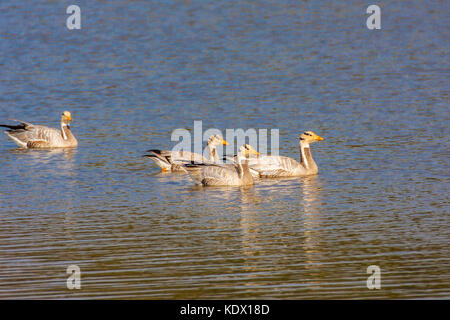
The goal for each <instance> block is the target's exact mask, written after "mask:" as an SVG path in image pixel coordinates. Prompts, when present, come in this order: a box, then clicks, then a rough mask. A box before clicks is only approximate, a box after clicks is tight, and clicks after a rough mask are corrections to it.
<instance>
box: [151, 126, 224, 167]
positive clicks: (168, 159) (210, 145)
mask: <svg viewBox="0 0 450 320" xmlns="http://www.w3.org/2000/svg"><path fill="white" fill-rule="evenodd" d="M221 144H223V145H228V142H226V141H225V140H224V139H223V138H222V137H221V136H219V135H217V134H216V135H213V136H211V137H210V138H209V139H208V142H207V143H206V146H207V149H208V157H209V159H207V158H205V157H204V156H203V155H201V154H198V153H194V152H189V151H171V150H156V149H152V150H147V152H149V153H150V154H146V155H144V157H147V158H150V159H152V160H153V161H154V162H155V163H156V165H157V166H158V167H160V168H161V169H162V171H163V172H168V171H172V172H174V171H182V172H186V169H185V168H184V167H183V164H186V163H189V162H195V163H216V162H218V161H219V156H218V154H217V150H216V148H217V146H219V145H221Z"/></svg>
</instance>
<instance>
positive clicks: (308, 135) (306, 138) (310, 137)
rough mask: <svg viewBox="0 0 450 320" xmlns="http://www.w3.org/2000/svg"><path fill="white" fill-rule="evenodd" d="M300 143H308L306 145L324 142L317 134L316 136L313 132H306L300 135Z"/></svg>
mask: <svg viewBox="0 0 450 320" xmlns="http://www.w3.org/2000/svg"><path fill="white" fill-rule="evenodd" d="M299 138H300V143H301V142H306V143H308V144H309V143H313V142H316V141H322V140H324V139H323V138H322V137H320V136H318V135H317V134H315V133H314V132H312V131H305V132H303V133H302V134H301V135H300V137H299Z"/></svg>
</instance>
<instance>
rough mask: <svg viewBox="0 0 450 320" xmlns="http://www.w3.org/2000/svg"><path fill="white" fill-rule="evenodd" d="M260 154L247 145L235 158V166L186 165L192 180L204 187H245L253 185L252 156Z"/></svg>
mask: <svg viewBox="0 0 450 320" xmlns="http://www.w3.org/2000/svg"><path fill="white" fill-rule="evenodd" d="M252 154H256V155H259V153H258V152H257V151H256V150H255V149H253V148H252V147H251V146H250V145H248V144H245V145H243V146H242V147H241V148H240V149H239V153H238V154H237V155H236V156H234V163H233V164H231V165H230V164H212V163H203V164H185V165H184V167H185V168H186V169H187V171H188V172H189V174H190V176H191V178H192V179H193V180H194V182H195V183H196V184H198V185H203V186H245V185H252V184H253V177H252V175H251V173H250V170H249V168H248V158H249V156H250V155H252Z"/></svg>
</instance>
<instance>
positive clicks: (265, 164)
mask: <svg viewBox="0 0 450 320" xmlns="http://www.w3.org/2000/svg"><path fill="white" fill-rule="evenodd" d="M299 138H300V142H299V148H300V162H298V161H297V160H295V159H292V158H289V157H283V156H261V157H258V158H251V159H249V167H250V169H251V171H252V172H257V175H259V177H261V178H272V177H295V176H306V175H312V174H317V173H318V172H319V168H318V167H317V164H316V162H315V161H314V159H313V158H312V155H311V150H310V146H309V145H310V144H311V143H313V142H316V141H322V140H324V139H323V138H322V137H319V136H318V135H317V134H315V133H314V132H312V131H305V132H304V133H302V134H301V135H300V137H299Z"/></svg>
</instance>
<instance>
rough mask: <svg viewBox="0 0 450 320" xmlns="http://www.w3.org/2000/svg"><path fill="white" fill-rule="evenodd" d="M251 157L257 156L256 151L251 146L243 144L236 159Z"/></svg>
mask: <svg viewBox="0 0 450 320" xmlns="http://www.w3.org/2000/svg"><path fill="white" fill-rule="evenodd" d="M251 155H257V156H259V152H258V151H256V150H255V149H254V148H253V147H252V146H251V145H249V144H244V145H243V146H241V147H240V148H239V153H238V157H240V158H250V156H251Z"/></svg>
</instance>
